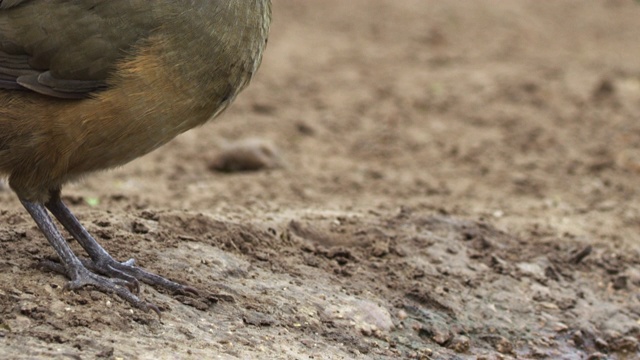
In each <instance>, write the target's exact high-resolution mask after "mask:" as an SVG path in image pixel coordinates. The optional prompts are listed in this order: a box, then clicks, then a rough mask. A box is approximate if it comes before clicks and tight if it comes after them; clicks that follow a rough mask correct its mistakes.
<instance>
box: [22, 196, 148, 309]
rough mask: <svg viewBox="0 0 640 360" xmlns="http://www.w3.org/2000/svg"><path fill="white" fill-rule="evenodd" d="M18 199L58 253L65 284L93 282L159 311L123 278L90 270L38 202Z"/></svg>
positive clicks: (141, 306) (73, 286)
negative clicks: (110, 277)
mask: <svg viewBox="0 0 640 360" xmlns="http://www.w3.org/2000/svg"><path fill="white" fill-rule="evenodd" d="M20 201H21V202H22V205H24V207H25V209H27V211H28V212H29V214H30V215H31V217H32V218H33V220H35V222H36V224H38V227H39V228H40V230H41V231H42V233H43V234H44V236H45V237H46V238H47V240H48V241H49V243H50V244H51V246H53V248H54V249H55V250H56V253H57V254H58V256H59V257H60V260H61V261H62V264H63V266H64V269H65V271H66V274H67V276H68V277H69V279H71V281H70V282H69V283H68V284H67V286H66V288H68V289H71V290H75V289H79V288H81V287H83V286H85V285H93V286H94V287H95V288H97V289H98V290H100V291H103V292H106V293H115V294H116V295H118V296H120V297H121V298H122V299H124V300H126V301H128V302H129V303H130V304H131V305H133V306H135V307H136V308H138V309H141V310H143V311H149V309H151V310H153V311H155V312H157V313H158V315H160V311H159V310H158V308H157V307H156V306H155V305H153V304H150V303H147V302H144V301H142V300H140V299H139V298H138V297H137V296H135V295H134V294H133V293H132V292H131V291H130V290H129V289H128V286H129V283H128V282H127V281H126V280H122V279H108V278H105V277H103V276H100V275H97V274H94V273H92V272H91V271H89V270H88V269H87V268H86V267H85V266H84V265H83V264H82V262H81V261H80V259H78V257H77V256H76V255H75V254H74V253H73V250H72V249H71V247H70V246H69V244H68V243H67V241H66V240H65V239H64V237H63V236H62V234H60V231H59V230H58V228H57V227H56V226H55V224H54V223H53V220H52V219H51V217H50V216H49V214H48V213H47V210H46V209H45V207H44V206H43V205H42V204H41V203H36V202H31V201H27V200H24V199H20Z"/></svg>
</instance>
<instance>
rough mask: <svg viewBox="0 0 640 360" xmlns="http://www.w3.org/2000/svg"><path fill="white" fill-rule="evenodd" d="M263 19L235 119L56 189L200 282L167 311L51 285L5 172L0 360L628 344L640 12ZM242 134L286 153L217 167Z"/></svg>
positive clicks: (480, 6)
mask: <svg viewBox="0 0 640 360" xmlns="http://www.w3.org/2000/svg"><path fill="white" fill-rule="evenodd" d="M274 14H275V19H274V25H273V32H272V37H271V39H270V43H269V49H268V51H267V53H266V55H265V56H266V57H265V61H264V64H263V66H262V69H261V71H260V73H259V75H258V76H257V78H256V79H255V81H254V82H253V84H252V86H251V87H250V88H249V89H248V90H246V92H245V93H243V94H242V95H241V96H240V98H239V99H238V101H237V103H236V104H235V105H234V106H233V107H232V109H230V110H229V111H228V112H227V113H226V114H224V116H222V117H221V118H219V119H217V121H214V122H212V123H210V124H208V125H206V126H205V127H203V128H200V129H196V130H194V131H190V132H188V133H186V134H184V135H182V136H181V137H179V138H177V139H176V140H175V141H173V142H171V143H170V144H168V145H167V146H165V147H163V148H162V149H160V150H158V151H156V152H154V153H153V154H151V155H149V156H147V157H145V158H142V159H139V160H136V161H134V162H133V163H131V164H129V165H127V166H125V167H123V168H121V169H117V170H114V171H110V172H106V173H100V174H95V175H94V176H91V177H89V178H87V179H86V180H85V181H83V182H81V183H78V184H73V185H71V186H68V187H67V188H66V189H65V194H66V200H67V201H68V202H69V203H71V205H72V208H73V209H74V211H76V213H77V214H78V216H79V217H80V219H81V220H82V221H83V222H84V223H85V224H86V225H87V227H88V228H89V230H90V231H91V232H92V233H94V234H95V235H97V238H98V239H99V240H100V241H101V242H102V244H103V245H104V246H105V247H106V248H107V249H109V250H110V251H112V253H113V254H114V255H116V256H117V257H118V258H121V259H123V260H124V259H128V258H129V257H135V258H136V259H137V261H138V263H139V264H140V265H141V266H143V267H146V268H148V269H151V270H153V271H156V272H158V273H161V274H163V275H166V276H169V277H172V278H174V279H176V280H179V281H183V282H186V283H189V284H193V285H194V286H196V287H198V288H200V289H201V290H203V293H204V296H202V297H199V298H193V297H188V296H181V295H176V296H173V295H172V294H166V293H162V292H158V291H156V290H154V289H153V288H150V287H148V286H143V288H142V296H143V297H144V298H145V299H147V300H149V301H152V302H154V303H156V304H157V305H158V306H159V307H160V308H161V309H162V311H163V313H162V318H161V320H159V319H158V317H157V316H156V315H155V314H153V313H143V312H140V311H138V310H132V309H131V308H130V306H129V305H128V304H126V303H123V302H122V301H121V300H120V299H118V298H113V297H111V296H109V295H105V294H102V293H99V292H96V291H93V290H92V289H90V288H86V289H82V290H79V291H76V292H66V291H63V286H64V285H65V279H64V278H63V277H62V276H59V275H56V274H53V273H49V272H46V271H43V270H42V269H40V268H38V267H36V266H34V265H36V264H38V261H39V260H41V259H46V258H50V257H52V256H53V250H52V249H51V248H50V247H48V246H47V245H46V241H45V240H44V238H43V237H42V235H41V234H40V233H39V232H38V231H37V229H36V227H35V224H34V223H33V222H32V221H31V220H30V219H29V217H28V215H27V214H26V212H25V211H24V210H23V209H22V208H21V207H20V205H19V203H18V202H17V200H16V199H15V198H14V195H13V194H12V193H11V191H9V190H8V189H7V188H6V187H5V188H4V190H2V191H0V202H1V205H0V242H1V243H2V245H1V246H0V270H1V271H0V353H1V354H2V356H1V357H2V358H4V359H50V358H59V359H67V358H69V359H94V358H105V359H173V358H176V359H218V358H220V359H234V358H240V359H271V358H273V359H398V358H406V359H511V358H519V359H593V360H595V359H636V358H639V357H640V352H639V349H638V341H639V339H640V323H639V319H640V300H639V298H638V294H639V290H640V265H639V264H640V257H639V254H640V240H639V234H640V206H639V205H640V202H639V201H638V200H639V192H638V176H639V175H640V121H638V116H639V115H640V61H639V60H638V59H640V21H638V19H640V4H638V3H636V2H635V1H632V0H603V1H565V0H562V1H560V0H558V1H537V0H529V1H524V0H522V1H500V0H483V1H456V2H453V1H435V0H434V1H427V0H401V1H396V0H349V1H344V0H306V1H294V0H274ZM246 139H254V140H252V141H253V143H250V145H251V144H253V145H255V144H256V142H259V141H264V142H268V143H271V144H273V145H272V146H273V147H277V148H278V149H279V150H278V151H279V156H280V161H279V165H281V166H279V167H275V168H272V169H267V170H261V171H250V172H228V173H222V172H218V171H215V170H214V168H220V167H225V166H221V163H224V162H227V163H225V164H224V165H229V164H228V162H231V165H229V166H226V168H233V162H234V161H237V156H236V157H234V156H231V157H230V158H225V159H222V160H221V159H220V158H219V156H220V154H221V153H222V152H223V151H224V149H225V148H227V149H229V144H231V143H233V142H235V141H244V140H246ZM242 144H246V143H242ZM242 144H241V145H242ZM265 149H266V152H265V153H261V154H258V155H259V156H263V157H266V158H267V159H270V156H271V155H272V154H271V152H273V149H272V147H270V146H269V145H263V146H262V147H258V149H257V150H255V149H254V150H255V151H260V150H265ZM229 151H237V148H233V146H232V147H231V148H230V150H229ZM244 151H247V150H244ZM248 151H251V150H248ZM223 160H224V161H223ZM73 245H74V246H75V245H76V244H75V243H73Z"/></svg>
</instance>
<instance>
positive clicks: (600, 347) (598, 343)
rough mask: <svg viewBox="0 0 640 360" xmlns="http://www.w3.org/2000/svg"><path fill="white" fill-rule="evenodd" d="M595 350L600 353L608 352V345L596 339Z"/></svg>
mask: <svg viewBox="0 0 640 360" xmlns="http://www.w3.org/2000/svg"><path fill="white" fill-rule="evenodd" d="M594 343H595V345H596V348H597V349H598V350H600V351H604V352H608V351H609V343H608V342H606V341H605V340H604V339H603V338H596V339H595V340H594Z"/></svg>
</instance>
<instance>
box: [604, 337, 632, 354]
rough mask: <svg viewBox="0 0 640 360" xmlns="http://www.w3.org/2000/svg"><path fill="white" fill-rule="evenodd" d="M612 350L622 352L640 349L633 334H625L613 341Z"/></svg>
mask: <svg viewBox="0 0 640 360" xmlns="http://www.w3.org/2000/svg"><path fill="white" fill-rule="evenodd" d="M610 347H611V350H613V351H620V352H634V353H635V352H636V351H638V340H637V339H636V338H635V337H633V336H624V337H621V338H619V339H616V340H614V341H613V342H612V343H611V346H610Z"/></svg>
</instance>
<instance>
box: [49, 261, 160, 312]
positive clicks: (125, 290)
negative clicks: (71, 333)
mask: <svg viewBox="0 0 640 360" xmlns="http://www.w3.org/2000/svg"><path fill="white" fill-rule="evenodd" d="M89 262H90V261H88V260H82V263H83V265H85V266H86V264H87V263H89ZM40 265H41V266H43V267H45V268H47V269H49V270H51V271H54V272H57V273H61V274H63V275H66V276H68V277H69V278H71V280H70V281H69V282H68V283H67V284H66V285H65V290H77V289H80V288H82V287H84V286H87V285H91V286H93V287H94V288H96V289H97V290H98V291H101V292H104V293H109V294H116V295H118V296H119V297H120V298H122V299H123V300H125V301H126V302H128V303H129V304H131V305H132V306H134V307H135V308H137V309H140V310H142V311H145V312H148V311H149V310H153V311H155V312H156V313H157V314H158V316H160V309H158V307H157V306H156V305H154V304H152V303H148V302H145V301H142V300H140V298H138V297H137V296H136V294H137V290H139V287H137V281H136V282H135V283H132V282H131V281H129V280H127V279H122V278H121V277H113V278H107V277H104V276H101V275H98V274H95V273H93V272H91V271H90V270H89V269H88V268H87V267H85V266H83V267H78V268H77V269H74V270H72V271H71V273H70V272H68V271H67V270H66V269H65V267H64V266H63V265H62V264H60V263H57V262H53V261H50V260H45V261H42V262H41V263H40ZM133 280H135V279H133ZM134 284H135V285H134ZM134 291H136V294H134V293H133V292H134Z"/></svg>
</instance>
